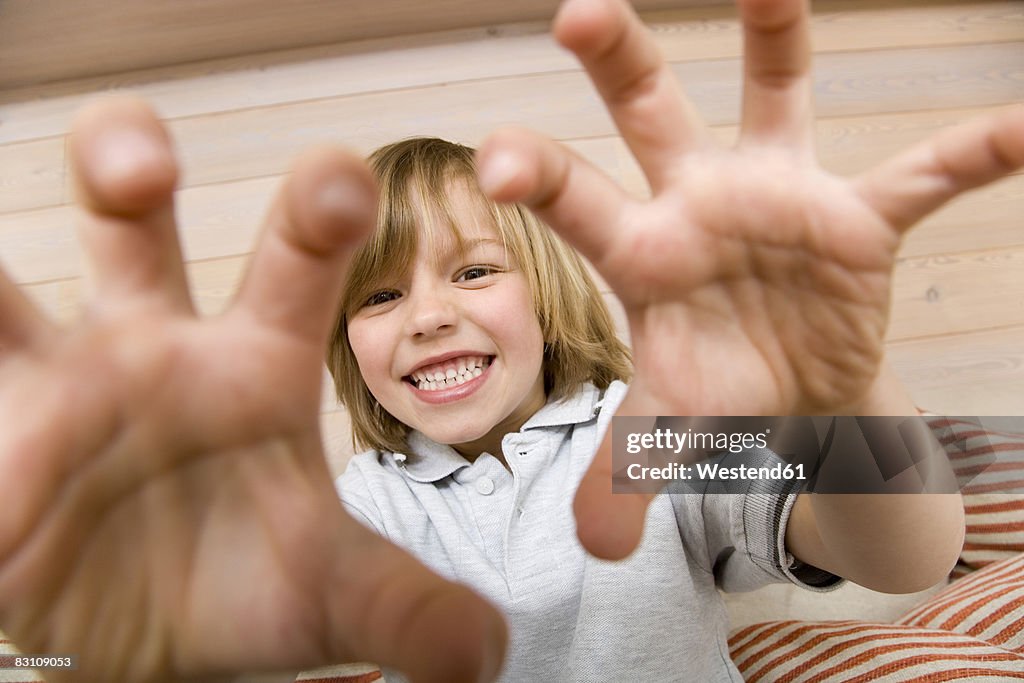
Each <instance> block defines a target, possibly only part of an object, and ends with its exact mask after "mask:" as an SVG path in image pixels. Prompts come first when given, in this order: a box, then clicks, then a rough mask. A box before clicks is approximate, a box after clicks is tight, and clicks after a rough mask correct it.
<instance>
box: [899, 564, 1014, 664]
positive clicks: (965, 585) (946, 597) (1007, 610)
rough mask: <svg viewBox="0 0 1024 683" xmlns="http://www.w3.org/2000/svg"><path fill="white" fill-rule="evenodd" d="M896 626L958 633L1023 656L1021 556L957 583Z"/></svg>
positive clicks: (993, 565)
mask: <svg viewBox="0 0 1024 683" xmlns="http://www.w3.org/2000/svg"><path fill="white" fill-rule="evenodd" d="M897 623H899V624H903V625H907V626H916V627H923V628H931V629H939V630H943V631H952V632H955V633H960V634H963V635H966V636H971V637H973V638H978V639H980V640H984V641H985V642H987V643H991V644H992V645H996V646H998V647H1001V648H1003V649H1004V650H1010V651H1012V652H1016V653H1017V654H1018V655H1021V656H1024V555H1017V556H1016V557H1013V558H1010V559H1009V560H1003V561H1002V562H996V563H993V564H990V565H989V566H988V567H986V568H985V569H982V570H979V571H976V572H973V573H972V574H971V575H970V576H968V577H967V578H964V579H960V580H959V581H956V582H955V583H953V584H951V585H950V586H949V588H947V589H946V590H944V591H942V592H941V593H938V594H936V595H935V596H933V597H932V598H931V599H930V600H928V601H927V602H925V603H924V604H923V605H921V606H919V607H917V608H916V609H914V610H911V611H910V612H909V613H908V614H907V615H905V616H904V617H903V618H902V619H900V620H899V621H898V622H897Z"/></svg>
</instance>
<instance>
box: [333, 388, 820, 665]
mask: <svg viewBox="0 0 1024 683" xmlns="http://www.w3.org/2000/svg"><path fill="white" fill-rule="evenodd" d="M625 391H626V386H625V385H624V384H622V383H621V382H616V383H614V384H612V385H611V386H610V387H608V389H607V390H605V391H604V392H601V391H599V390H598V389H597V388H595V387H594V386H592V385H585V386H584V387H583V388H582V389H581V390H580V391H579V392H577V393H576V394H575V395H573V396H571V397H568V398H566V399H564V400H561V401H558V402H549V403H548V404H547V405H546V406H545V407H544V408H542V409H541V410H540V411H538V412H537V413H536V414H535V415H534V416H533V417H532V418H530V419H529V420H528V421H527V422H526V424H524V425H523V427H522V429H521V430H520V431H519V432H517V433H513V434H508V435H506V436H505V438H504V440H503V441H502V450H503V455H504V456H505V461H506V462H507V463H508V467H509V469H506V468H505V467H504V466H503V465H502V464H501V462H500V461H499V460H498V459H497V458H494V457H493V456H491V455H490V454H483V455H481V456H480V457H478V458H477V459H476V461H475V462H473V463H470V462H468V461H467V460H466V459H465V458H463V457H462V456H461V455H459V454H458V453H457V452H456V451H455V450H453V449H452V448H451V447H449V446H445V445H440V444H437V443H435V442H433V441H431V440H430V439H428V438H427V437H425V436H423V435H422V434H420V433H418V432H413V433H412V434H411V435H410V437H409V440H408V441H409V446H410V448H409V452H408V453H405V454H394V453H380V452H376V451H372V452H368V453H363V454H360V455H357V456H355V457H354V458H353V459H352V461H351V463H350V464H349V466H348V469H347V470H346V472H345V473H344V474H343V475H342V476H341V477H339V478H338V481H337V487H338V491H339V493H340V495H341V499H342V502H343V503H344V504H345V506H346V508H347V509H348V510H349V512H351V513H352V514H353V515H354V516H355V517H356V519H358V520H360V521H361V522H363V523H364V524H366V525H367V526H369V527H370V528H372V529H375V530H376V531H377V532H378V533H379V534H381V535H382V536H384V537H386V538H388V539H389V540H391V541H392V542H394V543H396V544H398V545H399V546H402V547H403V548H406V549H407V550H409V551H410V552H412V553H413V554H414V555H416V556H417V557H418V558H420V559H421V560H422V561H423V562H424V563H425V564H426V565H427V566H428V567H430V568H432V569H433V570H434V571H436V572H438V573H439V574H441V575H443V576H445V577H448V578H450V579H453V580H456V581H459V582H462V583H464V584H467V585H469V586H471V587H472V588H474V589H475V590H476V591H477V592H479V593H480V594H481V595H483V596H484V597H485V598H487V599H488V600H490V601H491V602H492V603H494V604H495V605H497V606H498V607H499V608H500V609H502V610H503V611H504V613H505V616H506V619H507V620H508V625H509V633H510V638H511V641H510V643H509V645H510V647H509V655H508V658H507V661H506V664H505V669H504V672H503V675H502V678H501V680H502V681H512V682H519V681H623V680H632V681H702V682H711V681H742V678H741V676H740V674H739V672H738V671H737V670H736V668H735V666H733V664H732V662H731V661H730V659H729V651H728V646H727V644H726V631H727V621H726V613H725V608H724V605H723V603H722V600H721V597H720V595H719V593H718V588H719V587H720V588H723V589H725V590H751V589H754V588H757V587H759V586H762V585H764V584H767V583H771V582H784V581H791V582H793V583H797V584H800V585H803V586H805V587H808V588H811V589H817V590H822V589H825V588H829V587H834V585H835V584H837V583H838V578H837V577H835V576H832V575H830V574H827V573H824V572H821V571H819V570H817V569H815V568H813V567H806V566H805V567H802V568H800V569H796V568H794V567H793V560H792V557H790V556H788V555H787V553H786V551H785V547H784V538H785V529H786V523H787V520H788V518H789V514H790V510H791V509H792V506H793V503H794V501H795V500H796V494H795V493H794V492H792V491H788V490H783V489H780V490H777V491H767V490H765V491H763V492H761V491H759V492H752V491H750V492H748V493H746V494H742V495H740V494H734V495H724V494H718V495H711V494H708V495H698V494H677V495H669V494H662V495H658V496H655V498H654V502H652V503H651V506H650V509H649V510H648V513H647V523H646V527H645V531H644V537H643V541H642V542H641V544H640V547H639V548H638V550H637V551H636V552H635V553H633V555H631V556H630V557H629V558H628V559H626V560H624V561H621V562H608V561H603V560H598V559H596V558H594V557H591V556H589V555H587V553H586V552H585V551H584V550H583V548H582V546H581V545H580V543H579V541H578V539H577V537H576V530H575V518H574V516H573V510H572V502H573V497H574V495H575V491H576V488H577V486H578V484H579V482H580V479H581V478H582V476H583V474H584V473H585V472H586V470H587V467H588V465H589V464H590V461H591V459H592V458H593V456H594V453H595V452H596V451H597V447H598V446H599V444H600V442H601V438H602V436H603V435H604V433H605V431H606V430H607V429H608V427H609V424H610V422H611V417H612V415H613V414H614V413H615V410H616V408H617V407H618V405H619V403H620V402H621V401H622V399H623V397H624V395H625ZM763 455H764V457H765V458H766V459H771V458H774V457H775V456H774V455H773V454H771V453H770V452H768V451H765V452H764V454H763ZM388 680H389V681H396V680H401V678H400V677H399V676H398V675H397V674H395V673H390V672H389V673H388Z"/></svg>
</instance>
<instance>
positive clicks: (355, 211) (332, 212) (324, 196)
mask: <svg viewBox="0 0 1024 683" xmlns="http://www.w3.org/2000/svg"><path fill="white" fill-rule="evenodd" d="M316 205H317V208H318V209H319V210H320V211H321V212H323V214H324V215H326V216H331V217H333V218H335V219H341V220H346V221H354V222H365V221H368V220H371V219H372V218H373V217H374V214H375V212H376V208H377V207H376V205H375V203H374V201H373V192H372V190H371V189H370V188H368V187H367V186H366V183H362V182H360V181H359V180H358V179H356V178H353V177H351V175H349V174H347V173H341V174H339V175H338V176H337V177H334V178H332V179H331V180H330V181H328V182H325V183H324V184H323V185H322V186H321V187H320V188H319V190H318V191H317V194H316Z"/></svg>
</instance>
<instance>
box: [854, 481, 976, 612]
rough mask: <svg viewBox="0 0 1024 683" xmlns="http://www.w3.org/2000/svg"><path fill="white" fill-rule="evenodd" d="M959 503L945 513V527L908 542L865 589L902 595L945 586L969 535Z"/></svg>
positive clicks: (938, 526)
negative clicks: (940, 584)
mask: <svg viewBox="0 0 1024 683" xmlns="http://www.w3.org/2000/svg"><path fill="white" fill-rule="evenodd" d="M956 499H957V502H958V503H959V504H958V505H956V506H952V505H950V506H947V507H946V509H945V510H944V512H945V514H943V515H942V517H944V518H945V521H944V523H943V524H940V525H936V526H935V527H933V528H932V529H930V530H929V531H930V533H929V532H924V533H922V534H920V535H919V536H918V537H917V538H915V539H914V540H912V541H910V542H908V543H907V547H905V548H903V550H902V551H899V550H897V552H896V553H895V556H892V555H891V556H890V560H889V562H885V563H879V568H882V567H885V565H889V566H888V567H886V568H885V569H887V570H883V571H877V569H876V571H873V572H871V576H870V579H869V580H868V581H866V582H864V583H862V585H863V586H865V587H866V588H870V589H871V590H875V591H879V592H882V593H894V594H902V593H917V592H920V591H923V590H927V589H928V588H931V587H932V586H935V585H936V584H939V583H945V582H946V581H947V580H948V579H949V575H950V573H951V572H952V571H953V568H954V567H955V566H956V563H957V562H958V561H959V559H960V554H961V551H962V550H963V545H964V535H965V532H966V528H965V523H964V510H963V505H962V502H961V501H960V497H959V496H956ZM857 583H861V582H860V581H857Z"/></svg>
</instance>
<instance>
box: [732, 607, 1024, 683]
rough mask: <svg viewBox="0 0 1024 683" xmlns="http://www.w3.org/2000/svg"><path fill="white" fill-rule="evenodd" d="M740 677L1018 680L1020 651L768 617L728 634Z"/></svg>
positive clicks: (905, 630) (1022, 665) (904, 631)
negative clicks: (730, 635) (760, 622)
mask: <svg viewBox="0 0 1024 683" xmlns="http://www.w3.org/2000/svg"><path fill="white" fill-rule="evenodd" d="M729 649H730V653H731V655H732V658H733V661H735V662H736V665H737V666H738V667H739V669H740V672H741V673H742V674H743V678H744V680H745V681H747V682H748V683H754V682H756V681H760V682H761V683H783V682H785V683H862V682H864V681H891V682H894V683H895V682H900V683H909V682H911V681H913V682H914V683H926V682H927V683H934V682H937V681H979V680H985V679H989V680H992V679H996V680H1012V679H1021V680H1024V656H1022V655H1020V654H1017V653H1015V652H1010V651H1008V650H1004V649H1002V648H998V647H996V646H994V645H990V644H988V643H986V642H984V641H981V640H978V639H977V638H972V637H970V636H964V635H960V634H958V633H950V632H947V631H938V630H933V629H924V628H916V627H913V626H902V625H897V624H867V623H864V622H858V621H831V622H806V621H776V622H768V623H764V624H755V625H754V626H749V627H747V628H745V629H743V630H741V631H739V632H737V633H736V634H734V635H733V636H732V637H731V638H730V639H729Z"/></svg>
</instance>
